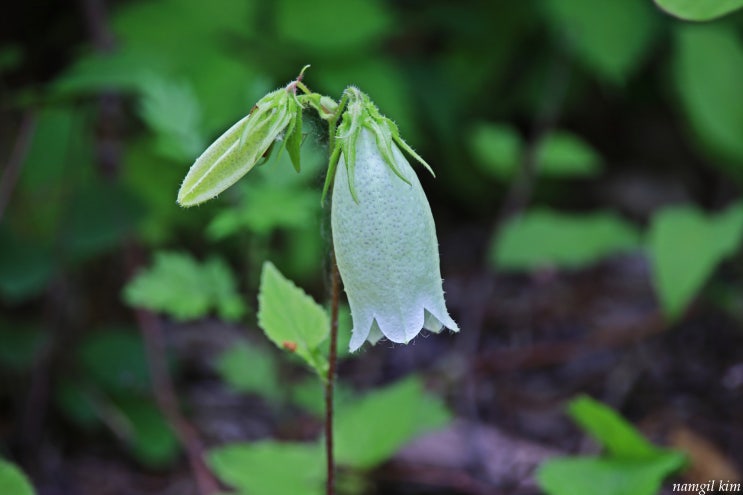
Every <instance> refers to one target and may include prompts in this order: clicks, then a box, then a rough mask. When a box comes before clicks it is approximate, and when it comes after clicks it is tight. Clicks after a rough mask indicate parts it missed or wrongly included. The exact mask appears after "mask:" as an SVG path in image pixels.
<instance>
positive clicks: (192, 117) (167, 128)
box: [139, 74, 205, 162]
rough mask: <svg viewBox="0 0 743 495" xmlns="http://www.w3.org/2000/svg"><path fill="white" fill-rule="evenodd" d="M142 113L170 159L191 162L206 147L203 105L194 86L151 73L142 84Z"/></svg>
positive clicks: (159, 146) (162, 152) (162, 149)
mask: <svg viewBox="0 0 743 495" xmlns="http://www.w3.org/2000/svg"><path fill="white" fill-rule="evenodd" d="M140 90H141V94H142V99H141V102H140V108H139V113H140V115H141V116H142V118H143V119H144V120H145V122H147V124H148V125H149V126H150V128H151V129H152V130H153V131H154V132H155V133H156V136H157V143H156V149H157V150H158V151H159V152H160V153H161V154H162V155H163V156H165V157H166V158H171V159H173V160H177V161H183V162H190V161H191V160H193V159H194V158H196V157H197V156H198V155H199V153H200V152H201V150H203V149H204V145H205V139H204V136H203V134H202V131H201V129H202V124H201V106H200V104H199V100H198V99H197V98H196V95H195V94H194V92H193V89H192V88H191V86H190V85H189V84H188V83H187V82H185V81H174V80H170V79H167V78H164V77H162V76H157V75H155V74H150V75H149V76H148V77H147V78H146V79H145V80H144V82H143V83H142V85H141V88H140Z"/></svg>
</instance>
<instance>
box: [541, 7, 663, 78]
mask: <svg viewBox="0 0 743 495" xmlns="http://www.w3.org/2000/svg"><path fill="white" fill-rule="evenodd" d="M545 7H546V14H547V19H548V21H549V23H550V24H551V25H552V27H553V29H554V30H555V31H557V33H558V34H559V35H560V36H561V37H564V38H565V39H566V41H567V42H568V45H569V46H570V47H571V48H572V50H573V51H574V52H575V56H576V58H578V59H579V60H580V61H581V62H582V63H583V64H584V65H585V66H586V67H587V68H588V69H590V70H592V71H594V72H595V73H596V74H597V75H598V76H599V77H600V78H602V79H605V80H607V81H609V82H612V83H623V82H624V81H626V80H627V79H628V78H629V77H630V76H631V75H632V73H633V72H635V71H636V70H637V68H638V67H639V66H640V63H641V62H642V61H643V59H644V58H645V57H646V55H647V53H648V51H649V49H650V46H651V42H652V41H653V38H654V32H655V18H654V16H653V9H652V7H651V6H650V5H649V3H648V1H647V0H604V1H603V2H601V3H597V2H595V1H594V0H547V1H546V2H545Z"/></svg>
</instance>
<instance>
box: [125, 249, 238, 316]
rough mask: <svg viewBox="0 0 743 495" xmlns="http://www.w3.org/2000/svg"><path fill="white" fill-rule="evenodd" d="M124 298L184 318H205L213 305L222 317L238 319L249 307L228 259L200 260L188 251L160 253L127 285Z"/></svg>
mask: <svg viewBox="0 0 743 495" xmlns="http://www.w3.org/2000/svg"><path fill="white" fill-rule="evenodd" d="M124 300H125V301H126V302H127V304H129V305H131V306H139V307H144V308H148V309H151V310H153V311H162V312H165V313H167V314H169V315H170V316H172V317H173V318H175V319H177V320H181V321H185V320H192V319H197V318H201V317H203V316H206V315H207V314H208V313H209V312H210V311H211V310H213V309H214V310H216V311H217V313H218V314H219V316H220V317H221V318H224V319H226V320H232V321H235V320H238V319H239V318H240V317H242V316H243V315H244V314H245V311H246V308H245V303H244V302H243V301H242V297H241V296H240V295H239V294H238V292H237V289H236V282H235V279H234V277H233V275H232V272H231V271H230V269H229V268H228V267H227V265H225V264H224V262H222V261H221V260H219V259H216V258H212V259H210V260H208V261H206V262H205V263H199V262H197V261H196V260H194V259H193V258H192V257H191V256H189V255H187V254H183V253H176V252H167V251H161V252H158V253H156V254H155V262H154V263H153V266H152V267H151V268H150V269H146V270H143V271H141V272H140V273H138V274H137V275H136V276H135V277H134V278H133V279H132V280H131V281H130V282H129V283H128V284H127V285H126V287H125V288H124Z"/></svg>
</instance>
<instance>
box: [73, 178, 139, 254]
mask: <svg viewBox="0 0 743 495" xmlns="http://www.w3.org/2000/svg"><path fill="white" fill-rule="evenodd" d="M144 213H145V212H144V210H143V208H142V206H141V205H140V203H139V201H138V200H137V197H136V196H135V195H134V194H133V193H132V192H130V191H128V190H126V189H124V188H123V187H120V186H118V185H114V184H104V183H102V182H98V183H93V184H90V185H87V186H86V187H85V188H83V189H81V190H80V191H78V192H77V194H75V196H73V197H72V198H71V200H70V205H69V216H68V218H67V219H66V224H65V229H64V236H65V238H64V240H65V246H66V247H67V249H68V250H69V251H70V253H71V254H72V255H73V256H74V257H75V258H79V259H81V258H87V257H92V256H96V255H100V254H102V253H104V252H106V251H108V250H110V249H113V248H116V247H118V246H120V245H121V242H122V241H123V239H124V238H125V237H126V236H127V235H128V234H130V233H131V232H132V231H133V230H134V228H135V226H136V224H137V222H138V221H139V219H140V218H141V217H142V216H143V215H144Z"/></svg>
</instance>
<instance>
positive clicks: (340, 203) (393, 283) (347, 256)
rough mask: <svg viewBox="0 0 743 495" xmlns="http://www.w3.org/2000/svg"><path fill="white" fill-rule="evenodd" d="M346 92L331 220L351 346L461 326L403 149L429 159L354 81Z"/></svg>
mask: <svg viewBox="0 0 743 495" xmlns="http://www.w3.org/2000/svg"><path fill="white" fill-rule="evenodd" d="M346 95H347V97H348V106H347V109H346V112H345V113H344V115H343V121H342V123H341V125H340V126H339V128H338V134H337V136H336V143H337V146H336V148H335V149H334V150H333V155H332V157H331V167H334V168H335V171H334V179H333V180H334V186H333V193H332V208H331V224H332V234H333V245H334V249H335V256H336V262H337V264H338V270H339V272H340V275H341V279H342V280H343V285H344V287H345V291H346V294H347V296H348V302H349V304H350V306H351V316H352V319H353V335H352V337H351V345H350V347H351V351H355V350H357V349H358V348H359V347H361V345H362V344H363V343H364V341H366V340H368V341H370V342H372V343H376V342H377V341H378V340H379V339H380V338H382V337H387V338H388V339H389V340H391V341H393V342H398V343H408V342H409V341H410V340H411V339H413V338H414V337H415V336H416V335H418V333H420V331H421V330H422V329H426V330H429V331H432V332H436V333H438V332H440V331H441V330H442V328H443V327H447V328H449V329H450V330H453V331H455V332H456V331H459V328H458V327H457V324H456V323H455V322H454V320H453V319H452V318H451V317H450V316H449V313H448V312H447V310H446V303H445V302H444V292H443V289H442V280H441V272H440V268H439V255H438V242H437V240H436V230H435V225H434V221H433V216H432V214H431V208H430V207H429V205H428V201H427V199H426V196H425V194H424V192H423V188H422V187H421V184H420V182H419V180H418V177H417V176H416V174H415V172H414V171H413V169H412V167H411V166H410V164H409V163H408V161H407V160H406V159H405V157H404V156H403V154H402V152H401V151H400V148H402V149H404V150H405V151H407V152H408V153H409V154H410V155H412V156H413V157H414V158H416V159H417V160H418V161H420V162H421V163H422V164H423V165H424V166H426V167H427V168H428V165H427V164H426V163H425V162H424V161H423V160H422V159H421V158H420V157H419V156H418V155H417V154H415V152H414V151H413V150H412V149H411V148H410V147H409V146H408V145H407V144H406V143H405V142H404V141H403V140H402V139H401V138H400V136H399V134H398V131H397V128H396V126H395V125H394V123H392V122H391V121H390V120H389V119H387V118H385V117H383V116H382V115H381V114H379V111H378V110H377V108H376V106H374V104H373V103H372V102H371V101H370V100H369V98H368V97H367V96H366V95H364V94H363V93H361V92H360V91H359V90H357V89H356V88H349V89H348V90H347V92H346ZM337 165H340V166H337ZM429 170H430V168H429ZM329 173H332V170H331V171H330V172H329Z"/></svg>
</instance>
